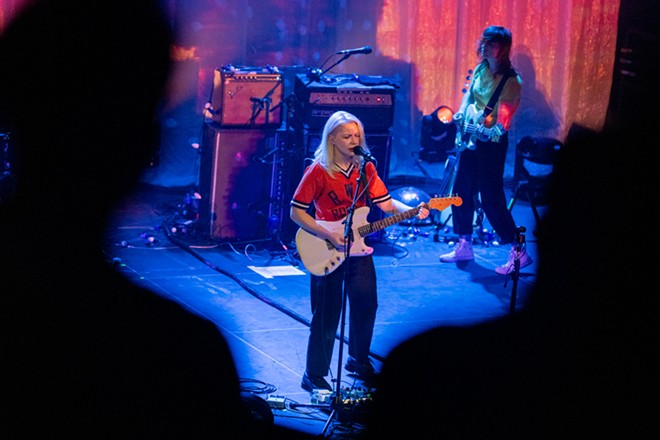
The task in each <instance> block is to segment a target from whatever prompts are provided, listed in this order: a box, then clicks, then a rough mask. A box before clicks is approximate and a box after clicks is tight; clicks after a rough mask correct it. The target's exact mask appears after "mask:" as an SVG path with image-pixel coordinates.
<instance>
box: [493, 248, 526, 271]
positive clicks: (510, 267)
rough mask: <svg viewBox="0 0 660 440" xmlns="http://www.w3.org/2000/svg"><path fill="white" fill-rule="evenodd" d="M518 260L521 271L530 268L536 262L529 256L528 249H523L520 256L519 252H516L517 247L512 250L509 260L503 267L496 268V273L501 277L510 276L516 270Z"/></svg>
mask: <svg viewBox="0 0 660 440" xmlns="http://www.w3.org/2000/svg"><path fill="white" fill-rule="evenodd" d="M516 259H518V261H520V269H522V268H523V267H526V266H529V265H530V264H532V263H533V262H534V260H533V259H532V257H530V256H529V254H528V253H527V249H526V248H524V247H523V248H522V251H520V255H518V251H517V250H516V247H515V246H512V247H511V250H510V251H509V260H508V261H507V262H506V263H504V264H503V265H501V266H498V267H496V268H495V272H497V273H499V274H500V275H508V274H510V273H511V272H513V271H514V270H515V267H516V266H515V264H516Z"/></svg>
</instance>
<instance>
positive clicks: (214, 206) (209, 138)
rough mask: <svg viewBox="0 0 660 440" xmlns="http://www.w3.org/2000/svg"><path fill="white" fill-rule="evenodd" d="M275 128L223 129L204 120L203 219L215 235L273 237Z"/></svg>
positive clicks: (225, 238) (244, 238)
mask: <svg viewBox="0 0 660 440" xmlns="http://www.w3.org/2000/svg"><path fill="white" fill-rule="evenodd" d="M274 138H275V134H274V131H271V130H263V129H262V130H259V129H222V128H218V127H217V126H215V125H214V124H205V126H204V133H203V140H202V151H201V161H200V175H199V192H200V195H201V197H202V200H201V201H200V206H199V222H200V224H201V225H202V228H203V229H202V230H204V228H208V229H206V230H207V231H208V232H209V235H210V236H211V238H214V239H218V240H221V241H258V240H265V239H267V238H268V237H269V235H270V232H269V219H270V217H271V214H270V209H271V200H270V199H271V188H272V180H273V170H274V168H273V164H272V162H270V161H268V160H266V159H264V157H267V156H268V155H269V153H270V152H271V151H272V150H273V148H275V146H274V142H275V140H274Z"/></svg>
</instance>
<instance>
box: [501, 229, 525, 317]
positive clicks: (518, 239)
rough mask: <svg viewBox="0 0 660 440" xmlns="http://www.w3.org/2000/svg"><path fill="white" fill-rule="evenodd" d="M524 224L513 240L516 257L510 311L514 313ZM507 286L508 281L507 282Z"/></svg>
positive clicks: (523, 242)
mask: <svg viewBox="0 0 660 440" xmlns="http://www.w3.org/2000/svg"><path fill="white" fill-rule="evenodd" d="M525 231H526V229H525V227H524V226H520V227H519V228H518V229H517V230H516V236H515V238H514V240H513V242H514V243H515V245H514V246H515V252H516V257H515V258H514V260H513V272H511V279H512V280H513V287H512V288H511V302H510V304H509V313H510V314H512V315H513V313H514V312H515V311H516V295H517V293H518V278H519V277H520V255H521V254H522V251H523V247H524V246H525V234H524V232H525ZM504 285H505V287H506V282H505V284H504Z"/></svg>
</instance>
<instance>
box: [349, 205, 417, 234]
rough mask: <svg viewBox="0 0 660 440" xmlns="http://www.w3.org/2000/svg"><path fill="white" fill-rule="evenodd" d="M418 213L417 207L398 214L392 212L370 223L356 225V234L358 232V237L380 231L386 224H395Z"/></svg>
mask: <svg viewBox="0 0 660 440" xmlns="http://www.w3.org/2000/svg"><path fill="white" fill-rule="evenodd" d="M418 213H419V207H417V208H413V209H410V210H408V211H405V212H400V213H399V214H394V215H392V216H390V217H385V218H384V219H381V220H376V221H375V222H373V223H370V224H368V225H363V226H360V227H358V229H357V230H358V234H360V237H362V238H364V237H366V236H367V235H369V234H373V233H374V232H377V231H380V230H381V229H384V228H387V227H388V226H392V225H394V224H397V223H399V222H401V221H402V220H407V219H409V218H411V217H414V216H416V215H417V214H418Z"/></svg>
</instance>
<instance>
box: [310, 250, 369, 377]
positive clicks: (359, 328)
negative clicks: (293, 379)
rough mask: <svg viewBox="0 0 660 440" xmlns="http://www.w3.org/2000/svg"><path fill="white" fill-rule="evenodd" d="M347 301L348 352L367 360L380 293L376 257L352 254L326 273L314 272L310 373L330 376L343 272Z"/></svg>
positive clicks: (312, 283)
mask: <svg viewBox="0 0 660 440" xmlns="http://www.w3.org/2000/svg"><path fill="white" fill-rule="evenodd" d="M347 268H348V269H349V270H348V271H349V274H348V277H347V283H346V289H347V299H348V304H347V306H349V307H347V310H348V312H349V316H348V325H349V331H348V342H349V343H348V354H349V355H350V356H352V357H354V358H355V359H357V360H358V361H366V360H367V359H368V357H369V351H370V349H371V339H372V337H373V333H374V323H375V321H376V309H377V308H378V294H377V288H376V268H375V267H374V261H373V257H372V256H371V255H369V256H363V257H351V258H349V259H348V260H347V261H344V263H343V264H342V266H341V267H340V268H339V269H337V270H335V271H334V272H332V273H331V274H329V275H326V276H315V275H311V280H310V294H311V306H312V322H311V325H310V335H309V341H308V344H307V365H306V368H307V374H308V375H310V376H327V375H328V371H329V368H330V362H331V360H332V352H333V349H334V343H335V335H336V334H337V328H338V326H339V321H340V318H341V311H342V297H343V294H344V290H343V288H342V287H343V285H344V275H345V271H346V269H347Z"/></svg>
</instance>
